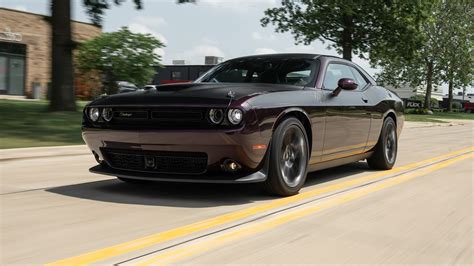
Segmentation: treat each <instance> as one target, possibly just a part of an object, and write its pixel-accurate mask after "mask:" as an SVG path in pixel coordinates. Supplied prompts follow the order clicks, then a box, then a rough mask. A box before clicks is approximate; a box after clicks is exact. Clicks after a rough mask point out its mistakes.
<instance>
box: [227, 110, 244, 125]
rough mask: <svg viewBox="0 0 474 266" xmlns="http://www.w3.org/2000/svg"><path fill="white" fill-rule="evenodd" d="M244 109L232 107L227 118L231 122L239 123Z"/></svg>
mask: <svg viewBox="0 0 474 266" xmlns="http://www.w3.org/2000/svg"><path fill="white" fill-rule="evenodd" d="M242 117H243V114H242V111H241V110H240V109H230V110H229V112H228V113H227V118H228V119H229V122H230V123H232V124H234V125H237V124H239V123H240V122H241V121H242Z"/></svg>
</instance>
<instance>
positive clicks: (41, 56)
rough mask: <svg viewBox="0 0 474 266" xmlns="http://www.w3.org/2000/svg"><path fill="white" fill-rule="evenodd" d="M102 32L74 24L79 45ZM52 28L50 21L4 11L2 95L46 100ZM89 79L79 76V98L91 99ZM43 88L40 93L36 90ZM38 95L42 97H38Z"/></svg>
mask: <svg viewBox="0 0 474 266" xmlns="http://www.w3.org/2000/svg"><path fill="white" fill-rule="evenodd" d="M100 33H101V29H100V28H99V27H96V26H94V25H92V24H89V23H84V22H77V21H73V22H72V38H73V40H74V41H76V42H81V41H84V40H88V39H91V38H93V37H96V36H98V35H99V34H100ZM50 35H51V26H50V24H49V23H48V21H47V17H46V16H43V15H39V14H33V13H28V12H23V11H18V10H12V9H7V8H0V94H9V95H20V96H29V97H39V96H40V95H41V97H44V95H46V91H47V88H48V86H49V84H50V81H51V37H50ZM88 82H89V81H88V79H87V78H84V77H81V76H80V75H78V74H77V75H76V77H75V81H74V83H75V87H76V94H77V95H79V96H83V97H87V95H83V94H88V93H89V92H90V88H89V87H90V86H95V84H94V85H93V84H88ZM33 88H39V89H33ZM34 91H36V92H39V94H40V95H34V94H37V93H34Z"/></svg>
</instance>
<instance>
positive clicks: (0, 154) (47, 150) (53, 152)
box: [0, 145, 90, 162]
mask: <svg viewBox="0 0 474 266" xmlns="http://www.w3.org/2000/svg"><path fill="white" fill-rule="evenodd" d="M85 154H90V150H89V148H88V147H87V146H86V145H71V146H53V147H34V148H19V149H0V162H1V161H7V160H17V159H30V158H39V157H58V156H71V155H85Z"/></svg>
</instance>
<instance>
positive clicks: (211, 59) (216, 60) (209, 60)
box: [204, 56, 224, 65]
mask: <svg viewBox="0 0 474 266" xmlns="http://www.w3.org/2000/svg"><path fill="white" fill-rule="evenodd" d="M223 61H224V58H223V57H218V56H206V57H204V64H205V65H217V64H220V63H222V62H223Z"/></svg>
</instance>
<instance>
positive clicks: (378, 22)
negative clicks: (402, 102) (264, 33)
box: [261, 0, 431, 60]
mask: <svg viewBox="0 0 474 266" xmlns="http://www.w3.org/2000/svg"><path fill="white" fill-rule="evenodd" d="M430 3H431V1H430V0H417V1H412V0H399V1H392V0H372V1H367V0H282V2H281V7H276V8H271V9H268V10H266V11H265V17H264V18H262V20H261V23H262V25H263V26H267V25H269V24H273V25H275V26H276V31H277V32H291V33H292V34H293V35H294V37H295V40H296V42H297V43H304V44H306V45H308V44H310V43H311V42H313V41H314V40H316V39H319V40H322V41H323V42H324V41H329V42H330V44H329V47H332V48H335V49H336V50H337V51H338V52H339V53H342V56H343V58H345V59H347V60H352V54H356V55H359V56H360V57H364V56H365V55H366V54H369V55H371V54H372V53H374V54H387V53H392V54H395V53H397V54H398V56H404V57H410V56H411V55H412V54H413V53H414V51H415V49H416V47H417V46H418V45H419V42H420V38H419V36H418V31H419V25H420V23H421V22H422V21H423V20H424V19H425V18H426V14H425V12H426V10H427V7H429V6H430Z"/></svg>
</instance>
